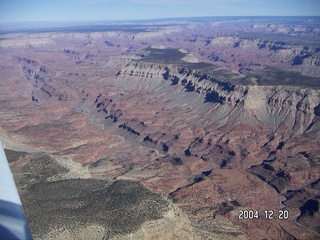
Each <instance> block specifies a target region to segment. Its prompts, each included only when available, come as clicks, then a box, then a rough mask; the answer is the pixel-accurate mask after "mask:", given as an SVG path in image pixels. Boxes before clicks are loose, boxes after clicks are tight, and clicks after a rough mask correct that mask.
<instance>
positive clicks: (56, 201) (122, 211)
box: [23, 179, 168, 239]
mask: <svg viewBox="0 0 320 240" xmlns="http://www.w3.org/2000/svg"><path fill="white" fill-rule="evenodd" d="M23 199H24V201H23V204H24V206H25V210H26V215H27V217H28V219H29V222H30V227H31V229H32V232H33V234H36V235H38V236H39V235H40V236H43V235H44V234H46V233H47V232H48V231H50V229H51V228H61V227H64V228H67V229H73V228H74V227H75V226H76V224H80V225H88V224H99V225H102V226H105V227H106V229H108V230H109V231H106V232H107V233H106V236H105V237H106V239H108V238H110V237H112V236H114V235H118V234H128V233H130V232H134V231H136V230H138V229H139V227H140V226H141V225H142V224H143V223H144V222H145V221H149V220H156V219H160V218H162V216H163V213H164V212H165V211H168V202H167V201H166V200H165V199H164V198H162V197H161V196H160V195H159V194H155V193H153V192H151V191H150V190H149V189H147V188H146V187H144V186H143V185H141V184H140V183H136V182H132V181H126V180H120V181H115V182H113V183H111V182H108V181H106V180H95V179H69V180H62V181H57V182H41V183H38V184H34V185H32V186H30V188H29V189H28V192H27V194H26V195H25V196H24V198H23Z"/></svg>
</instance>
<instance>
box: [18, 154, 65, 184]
mask: <svg viewBox="0 0 320 240" xmlns="http://www.w3.org/2000/svg"><path fill="white" fill-rule="evenodd" d="M22 171H23V172H24V173H27V174H25V175H24V177H23V181H24V182H26V183H28V182H30V181H32V182H41V181H46V180H47V178H49V177H53V176H56V175H58V174H63V173H66V172H68V170H67V169H66V168H64V167H62V166H61V165H60V164H58V162H57V161H56V160H55V159H54V158H52V157H50V156H49V155H47V154H45V153H41V154H39V155H38V156H36V157H34V158H32V159H31V160H30V162H29V163H28V164H27V165H25V166H24V167H23V168H22Z"/></svg>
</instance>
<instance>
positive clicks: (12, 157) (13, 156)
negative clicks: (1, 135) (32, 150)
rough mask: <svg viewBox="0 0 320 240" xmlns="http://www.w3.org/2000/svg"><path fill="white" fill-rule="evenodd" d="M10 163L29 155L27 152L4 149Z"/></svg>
mask: <svg viewBox="0 0 320 240" xmlns="http://www.w3.org/2000/svg"><path fill="white" fill-rule="evenodd" d="M4 152H5V154H6V156H7V160H8V162H9V163H12V162H15V161H18V160H20V159H21V158H24V157H25V156H27V154H28V153H27V152H20V151H14V150H11V149H4Z"/></svg>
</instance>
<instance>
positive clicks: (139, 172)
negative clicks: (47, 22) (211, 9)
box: [0, 19, 320, 239]
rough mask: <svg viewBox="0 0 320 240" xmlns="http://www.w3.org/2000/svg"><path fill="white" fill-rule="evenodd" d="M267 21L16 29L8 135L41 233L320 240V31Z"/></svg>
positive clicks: (7, 67)
mask: <svg viewBox="0 0 320 240" xmlns="http://www.w3.org/2000/svg"><path fill="white" fill-rule="evenodd" d="M265 21H266V24H262V23H255V22H254V19H248V20H246V21H244V23H243V24H242V25H239V23H238V22H237V20H235V19H233V20H230V21H228V22H225V23H223V22H220V21H217V20H215V19H212V20H208V19H207V20H205V21H204V20H203V21H200V22H193V21H190V22H188V24H187V25H186V23H185V22H183V24H182V23H179V21H177V22H174V23H172V22H171V23H170V24H169V26H168V24H167V23H166V22H163V23H159V24H163V27H160V28H159V29H154V28H148V27H145V28H146V29H147V30H148V31H141V32H139V31H137V30H135V31H132V32H126V31H121V30H119V31H104V32H88V33H80V32H62V31H60V32H59V31H58V29H57V30H56V32H50V33H41V34H40V33H30V34H27V33H25V34H23V35H22V36H20V38H19V39H18V38H17V35H15V34H7V35H5V37H4V38H3V39H1V40H0V47H1V48H0V52H1V54H2V55H1V56H2V58H1V59H0V68H1V72H0V77H1V82H0V84H1V86H0V93H1V99H0V133H1V137H2V138H3V142H4V143H5V146H6V148H8V149H12V150H14V151H12V150H11V151H10V150H7V155H9V157H8V159H9V161H10V162H11V163H10V164H11V167H12V169H13V172H14V173H15V176H16V179H17V182H18V187H19V190H20V192H21V198H22V201H23V202H24V206H25V209H26V214H27V216H28V219H30V220H29V221H30V226H31V229H32V231H33V233H34V234H35V236H36V237H39V238H43V239H48V238H50V237H51V238H54V239H66V238H77V239H81V238H82V239H88V238H89V236H93V237H94V238H97V239H99V238H103V237H106V238H108V239H206V238H212V239H214V238H217V239H239V238H240V239H257V238H262V237H265V238H274V239H279V238H281V239H294V238H296V239H317V237H318V236H319V229H318V227H317V221H316V219H317V218H318V216H319V208H317V206H318V205H317V203H319V191H320V190H319V187H318V185H319V184H318V182H319V179H320V175H319V172H320V171H319V170H320V167H319V156H320V151H319V149H320V148H319V143H320V132H319V130H320V125H319V116H320V113H319V111H320V110H319V104H320V100H319V99H320V90H319V89H320V83H319V80H320V79H319V69H320V67H319V64H318V60H319V59H318V56H319V54H318V52H319V49H318V48H317V47H316V46H315V45H314V44H313V43H314V38H315V37H317V36H318V35H317V31H316V30H315V31H313V30H312V29H310V28H301V26H300V25H301V24H300V25H299V27H298V26H293V25H292V24H291V25H290V24H288V26H287V28H284V27H283V26H282V27H280V26H278V25H276V24H275V25H274V26H273V28H272V29H273V30H272V31H271V30H270V23H268V21H274V20H272V19H271V20H270V19H266V20H265ZM267 23H268V24H267ZM305 24H306V23H305ZM295 27H297V28H295ZM146 29H144V30H146ZM208 29H210V30H211V31H208ZM288 29H291V30H288ZM292 29H293V30H292ZM294 29H296V30H294ZM297 29H298V30H297ZM303 29H305V30H303ZM301 31H302V32H303V34H302V33H301V36H300V37H299V34H298V33H299V32H301ZM310 31H311V32H310ZM278 32H282V34H283V35H281V37H280V36H279V35H278V34H275V33H278ZM222 33H223V34H222ZM292 33H295V34H296V35H295V36H294V37H293V36H292ZM302 35H303V37H302ZM311 35H312V36H311ZM277 37H278V38H279V39H277ZM195 59H196V60H197V61H196V60H195ZM19 151H20V152H19ZM21 151H22V153H21ZM142 193H144V194H142ZM70 199H72V201H71V200H70ZM117 204H118V205H117ZM119 204H120V205H121V206H119ZM47 206H49V207H47ZM122 206H123V207H122ZM141 206H144V207H145V208H143V207H141ZM51 210H52V211H53V216H54V217H53V218H52V219H54V220H52V221H51V220H50V219H48V218H47V216H48V215H50V214H52V212H50V211H51ZM240 210H254V211H256V210H257V211H259V214H260V216H261V218H254V219H239V211H240ZM266 210H272V211H273V212H274V216H277V217H279V216H278V215H279V211H280V210H287V211H288V212H289V216H290V217H289V218H288V219H273V220H270V219H266V217H265V211H266ZM39 212H46V213H47V214H44V215H41V214H39ZM49 212H50V213H49ZM89 212H92V213H94V214H91V215H90V214H89ZM110 212H115V213H121V214H114V215H113V214H110ZM122 212H124V213H125V214H122ZM89 215H90V217H89V218H88V217H85V216H89ZM124 215H128V216H139V218H137V219H134V218H124V217H123V216H124ZM68 217H69V218H70V217H71V219H72V220H71V219H69V218H68ZM138 220H139V221H138ZM115 222H119V223H120V222H121V224H119V225H117V227H116V226H115ZM261 226H263V227H261Z"/></svg>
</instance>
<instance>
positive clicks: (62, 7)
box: [0, 0, 320, 23]
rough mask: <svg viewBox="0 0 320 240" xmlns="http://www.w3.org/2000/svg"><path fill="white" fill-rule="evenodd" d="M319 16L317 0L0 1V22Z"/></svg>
mask: <svg viewBox="0 0 320 240" xmlns="http://www.w3.org/2000/svg"><path fill="white" fill-rule="evenodd" d="M319 15H320V0H0V23H5V22H25V21H92V20H94V21H95V20H132V19H135V20H136V19H153V18H171V17H201V16H319Z"/></svg>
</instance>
